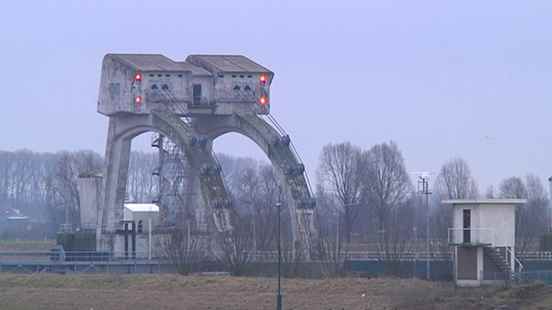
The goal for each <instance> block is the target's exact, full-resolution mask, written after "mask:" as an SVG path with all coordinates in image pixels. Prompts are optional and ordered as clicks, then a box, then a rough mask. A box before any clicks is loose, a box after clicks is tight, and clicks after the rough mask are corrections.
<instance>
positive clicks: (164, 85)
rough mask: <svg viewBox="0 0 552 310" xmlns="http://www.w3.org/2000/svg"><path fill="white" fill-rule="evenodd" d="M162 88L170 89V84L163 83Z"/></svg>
mask: <svg viewBox="0 0 552 310" xmlns="http://www.w3.org/2000/svg"><path fill="white" fill-rule="evenodd" d="M161 89H162V90H169V85H167V84H163V85H161Z"/></svg>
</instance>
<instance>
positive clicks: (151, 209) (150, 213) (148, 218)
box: [123, 203, 159, 234]
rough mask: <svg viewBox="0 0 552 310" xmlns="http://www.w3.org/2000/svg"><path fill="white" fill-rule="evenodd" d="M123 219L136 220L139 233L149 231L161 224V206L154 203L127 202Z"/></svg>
mask: <svg viewBox="0 0 552 310" xmlns="http://www.w3.org/2000/svg"><path fill="white" fill-rule="evenodd" d="M123 219H124V220H125V221H134V223H135V225H136V231H137V233H138V234H141V233H148V232H149V229H150V228H153V227H155V226H156V225H157V224H159V206H157V205H156V204H154V203H125V204H124V212H123Z"/></svg>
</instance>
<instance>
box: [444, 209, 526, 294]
mask: <svg viewBox="0 0 552 310" xmlns="http://www.w3.org/2000/svg"><path fill="white" fill-rule="evenodd" d="M443 203H444V204H450V205H452V209H453V210H452V212H453V226H452V227H451V228H449V233H448V242H449V244H450V245H452V246H454V279H455V281H456V284H457V285H458V286H479V285H481V284H491V283H499V282H502V281H504V280H509V279H510V278H511V277H512V273H513V272H515V270H516V264H518V266H519V261H518V260H517V259H516V257H515V243H516V240H515V227H516V220H515V219H516V213H515V211H516V210H515V209H516V206H518V205H522V204H525V203H526V200H524V199H483V200H445V201H443Z"/></svg>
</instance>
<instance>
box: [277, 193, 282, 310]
mask: <svg viewBox="0 0 552 310" xmlns="http://www.w3.org/2000/svg"><path fill="white" fill-rule="evenodd" d="M276 208H278V293H277V294H276V310H282V286H281V265H282V246H281V237H280V213H281V212H280V211H281V209H282V203H281V202H277V203H276Z"/></svg>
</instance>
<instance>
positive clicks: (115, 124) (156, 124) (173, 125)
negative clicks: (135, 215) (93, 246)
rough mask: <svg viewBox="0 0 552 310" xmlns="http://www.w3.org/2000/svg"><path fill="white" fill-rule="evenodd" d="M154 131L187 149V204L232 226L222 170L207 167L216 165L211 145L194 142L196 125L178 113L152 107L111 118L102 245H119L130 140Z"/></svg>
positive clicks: (222, 227)
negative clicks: (116, 241) (145, 112)
mask: <svg viewBox="0 0 552 310" xmlns="http://www.w3.org/2000/svg"><path fill="white" fill-rule="evenodd" d="M152 131H153V132H158V133H161V134H163V135H165V136H166V137H168V138H169V139H170V140H171V141H173V142H174V143H176V144H177V145H179V146H180V147H181V148H182V149H183V150H184V154H185V156H186V159H187V162H188V163H189V165H187V167H186V168H187V170H188V173H187V176H186V180H185V184H187V190H186V195H185V201H186V204H187V205H188V206H190V207H191V208H192V209H198V208H200V209H203V210H205V211H204V212H203V213H205V214H212V215H213V217H214V225H215V226H216V228H217V229H218V230H219V231H224V230H228V229H231V225H230V214H229V207H230V205H229V199H228V194H227V192H226V189H225V187H224V185H223V180H222V176H221V175H220V173H206V168H207V167H215V166H216V165H217V164H216V160H215V159H214V158H213V156H212V153H211V152H210V149H208V148H205V147H200V146H197V145H194V143H193V137H194V134H193V129H191V128H190V127H189V126H188V125H187V124H186V123H185V122H184V121H183V120H182V119H180V118H179V117H177V116H175V115H174V114H172V113H170V112H167V111H163V110H153V111H152V112H151V114H148V115H125V116H123V117H119V116H112V117H110V119H109V130H108V139H107V146H106V155H105V158H106V168H105V172H104V176H105V177H104V185H103V188H104V191H103V193H104V195H103V197H102V201H103V202H104V203H103V208H102V210H100V212H99V216H98V224H99V225H98V226H97V230H96V237H97V238H96V240H97V242H98V243H97V248H99V249H102V250H107V251H114V250H115V249H116V246H115V245H114V239H113V234H115V233H116V231H117V227H118V224H119V222H120V220H121V219H122V210H123V202H124V199H125V195H126V185H127V177H128V166H129V160H130V146H131V141H132V139H133V138H135V137H136V136H138V135H140V134H143V133H145V132H152ZM211 171H212V170H211ZM206 189H208V190H206Z"/></svg>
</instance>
